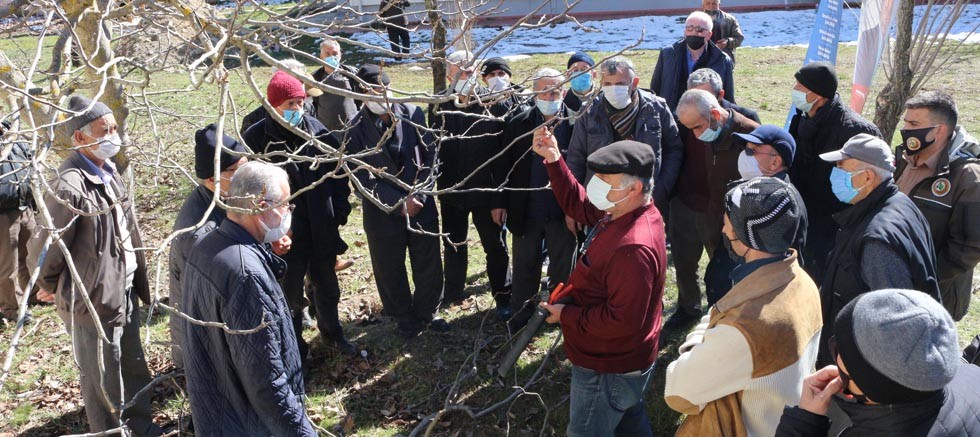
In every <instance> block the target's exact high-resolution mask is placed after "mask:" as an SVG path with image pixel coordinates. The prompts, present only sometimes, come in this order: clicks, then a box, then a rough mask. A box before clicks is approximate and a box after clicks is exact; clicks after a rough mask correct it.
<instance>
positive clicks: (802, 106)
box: [791, 90, 816, 112]
mask: <svg viewBox="0 0 980 437" xmlns="http://www.w3.org/2000/svg"><path fill="white" fill-rule="evenodd" d="M807 94H809V93H805V92H803V91H800V90H793V92H792V94H791V98H792V99H793V106H795V107H796V109H799V110H800V111H803V112H810V110H811V109H813V102H808V101H806V96H807ZM815 101H816V100H814V102H815Z"/></svg>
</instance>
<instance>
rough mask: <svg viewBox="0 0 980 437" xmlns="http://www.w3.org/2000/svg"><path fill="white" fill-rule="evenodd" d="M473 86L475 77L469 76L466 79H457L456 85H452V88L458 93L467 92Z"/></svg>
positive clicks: (471, 89)
mask: <svg viewBox="0 0 980 437" xmlns="http://www.w3.org/2000/svg"><path fill="white" fill-rule="evenodd" d="M475 87H476V79H474V78H472V77H470V78H469V79H466V80H457V81H456V85H454V86H453V90H455V91H456V92H457V93H459V94H469V93H470V92H471V91H473V88H475Z"/></svg>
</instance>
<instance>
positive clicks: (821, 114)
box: [803, 94, 843, 123]
mask: <svg viewBox="0 0 980 437" xmlns="http://www.w3.org/2000/svg"><path fill="white" fill-rule="evenodd" d="M842 105H843V103H842V102H841V99H840V94H834V98H832V99H830V100H829V101H827V103H826V104H824V105H823V106H821V107H820V109H817V113H816V114H813V118H811V120H813V122H814V123H820V122H821V121H822V120H823V119H825V118H829V117H830V116H831V114H835V113H837V112H839V111H840V108H841V106H842ZM803 115H804V118H809V117H808V116H806V113H805V112H804V113H803Z"/></svg>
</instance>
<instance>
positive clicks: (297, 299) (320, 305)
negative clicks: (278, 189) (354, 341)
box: [282, 202, 344, 349]
mask: <svg viewBox="0 0 980 437" xmlns="http://www.w3.org/2000/svg"><path fill="white" fill-rule="evenodd" d="M304 206H305V205H303V203H302V202H297V206H296V211H294V213H293V223H292V228H291V230H292V232H293V236H292V240H293V245H292V248H291V249H290V250H289V252H288V253H287V254H286V255H285V256H283V259H284V260H285V261H286V276H285V277H283V279H282V289H283V293H284V294H285V295H286V302H287V303H289V310H290V312H291V313H292V315H293V320H294V323H293V326H294V327H295V328H297V331H296V338H297V341H298V342H299V343H300V349H303V346H304V345H305V344H304V342H303V337H302V327H303V325H302V323H296V321H297V320H301V319H302V310H303V308H304V307H306V305H307V298H306V297H305V296H304V288H305V287H304V286H305V278H306V277H307V275H309V279H310V284H309V297H310V299H309V304H310V305H312V306H313V307H314V308H315V309H316V325H317V329H319V330H320V336H321V337H323V339H324V340H338V339H341V338H343V337H344V331H343V328H341V326H340V317H339V315H338V313H337V305H338V304H339V303H340V283H339V282H338V281H337V272H336V271H334V266H335V264H336V262H337V247H336V246H337V243H336V242H337V240H338V238H337V232H338V231H337V228H336V225H334V227H333V228H332V229H327V228H324V227H323V226H324V225H323V224H318V223H317V224H315V223H311V222H310V220H309V218H308V211H307V210H306V208H305V207H304Z"/></svg>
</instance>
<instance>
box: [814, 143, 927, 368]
mask: <svg viewBox="0 0 980 437" xmlns="http://www.w3.org/2000/svg"><path fill="white" fill-rule="evenodd" d="M820 159H822V160H824V161H826V162H830V163H836V167H834V168H833V170H832V171H831V173H830V180H829V182H830V183H829V184H828V185H830V187H831V189H832V190H833V193H834V196H836V197H837V199H839V200H840V201H841V202H842V203H846V204H849V205H851V206H850V207H849V208H847V209H845V210H843V211H841V212H839V213H837V214H834V216H833V218H834V220H835V221H836V222H837V224H838V228H837V230H836V234H837V235H836V238H835V239H834V248H833V250H832V251H831V252H830V258H829V259H828V262H827V268H826V274H825V275H824V277H823V283H822V285H821V287H820V298H821V300H822V303H823V319H824V320H835V319H836V318H837V314H838V313H839V312H840V310H841V308H843V307H844V305H847V303H848V302H850V301H851V300H853V299H854V298H856V297H857V296H858V295H860V294H862V293H866V292H868V291H871V290H880V289H883V288H902V289H910V290H919V291H921V292H923V293H926V294H928V295H929V296H932V297H933V298H934V299H936V300H937V301H938V300H940V298H939V280H938V276H937V275H936V255H935V253H934V252H933V245H932V236H931V235H930V233H929V223H927V222H926V219H925V217H924V216H923V215H922V213H921V212H919V209H918V208H917V207H916V206H915V204H914V203H912V201H911V200H910V199H909V198H908V197H907V196H906V195H905V194H902V192H900V191H899V190H898V186H897V185H895V182H894V181H893V180H892V172H894V171H895V167H894V166H893V165H892V162H894V161H895V158H894V156H893V155H892V151H891V148H890V147H889V146H888V144H887V143H885V142H884V141H883V140H882V139H880V138H877V137H874V136H871V135H868V134H860V135H855V136H854V138H851V139H850V140H849V141H848V142H847V143H845V144H844V147H842V148H841V149H840V150H838V151H834V152H828V153H824V154H821V155H820ZM831 328H832V325H831V324H830V323H827V325H826V326H825V327H824V332H823V341H822V342H821V344H820V346H821V349H820V355H819V358H818V359H817V364H818V365H820V366H823V365H826V364H831V363H832V357H830V355H829V353H828V352H829V351H828V350H827V346H826V345H827V339H829V338H830V334H831Z"/></svg>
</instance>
